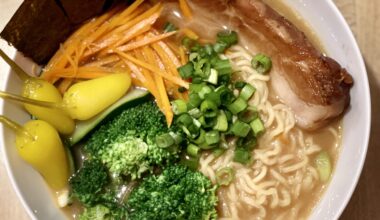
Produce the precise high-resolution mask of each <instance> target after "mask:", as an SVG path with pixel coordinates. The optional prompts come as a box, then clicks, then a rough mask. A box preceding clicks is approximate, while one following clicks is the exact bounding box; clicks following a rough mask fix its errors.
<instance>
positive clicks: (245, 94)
mask: <svg viewBox="0 0 380 220" xmlns="http://www.w3.org/2000/svg"><path fill="white" fill-rule="evenodd" d="M255 92H256V88H255V87H253V86H252V85H251V84H248V83H247V84H246V85H245V86H244V87H243V89H242V90H241V91H240V97H241V98H242V99H244V100H247V101H248V99H250V98H251V97H252V95H253V94H254V93H255Z"/></svg>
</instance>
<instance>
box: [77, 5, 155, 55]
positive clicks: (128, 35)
mask: <svg viewBox="0 0 380 220" xmlns="http://www.w3.org/2000/svg"><path fill="white" fill-rule="evenodd" d="M161 11H162V7H157V9H155V11H153V10H149V11H147V12H145V13H144V14H142V15H141V16H139V19H142V18H144V19H142V20H141V21H139V22H137V23H136V24H135V25H133V26H132V27H130V28H128V29H127V30H126V31H125V32H123V33H119V34H114V35H112V37H109V38H107V39H103V41H101V42H97V43H96V47H95V48H93V50H91V51H87V53H85V54H84V56H85V57H87V56H90V55H92V54H94V53H96V52H98V51H100V50H102V49H104V48H106V47H118V46H120V45H122V44H124V43H126V42H127V41H129V40H131V39H132V38H134V37H136V36H137V35H138V34H140V33H141V31H142V30H143V32H146V31H147V28H150V27H151V25H152V24H154V23H155V22H156V20H157V19H158V17H159V16H160V14H161ZM152 12H153V13H152ZM125 25H127V24H125Z"/></svg>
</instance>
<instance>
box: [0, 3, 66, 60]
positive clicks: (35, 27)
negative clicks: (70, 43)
mask: <svg viewBox="0 0 380 220" xmlns="http://www.w3.org/2000/svg"><path fill="white" fill-rule="evenodd" d="M71 30H72V25H71V24H70V21H69V19H68V18H67V17H66V16H65V14H64V13H63V12H62V10H61V8H60V7H59V6H58V5H57V4H56V3H55V1H54V0H25V1H24V2H23V3H22V4H21V6H20V7H19V8H18V10H17V11H16V13H15V14H14V15H13V17H12V18H11V20H10V21H9V22H8V24H7V26H6V27H5V28H4V30H3V31H2V32H1V34H0V36H1V37H2V38H3V39H5V40H6V41H8V42H9V43H10V44H12V45H13V46H14V47H16V48H17V49H18V50H19V51H21V52H23V53H24V55H25V56H27V57H30V58H32V59H33V60H34V61H35V62H37V63H38V64H43V63H46V62H47V61H48V60H49V59H50V57H51V56H52V55H53V54H54V53H55V51H56V50H57V49H58V47H59V44H60V42H62V41H63V40H64V39H65V38H66V37H67V36H68V35H69V34H70V33H71Z"/></svg>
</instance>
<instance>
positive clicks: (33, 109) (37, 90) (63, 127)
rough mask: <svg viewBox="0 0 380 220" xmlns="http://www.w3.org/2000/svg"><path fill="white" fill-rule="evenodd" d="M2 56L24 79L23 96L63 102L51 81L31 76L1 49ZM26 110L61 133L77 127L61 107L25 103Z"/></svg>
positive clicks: (67, 132)
mask: <svg viewBox="0 0 380 220" xmlns="http://www.w3.org/2000/svg"><path fill="white" fill-rule="evenodd" d="M0 56H1V57H2V58H3V59H4V60H5V61H6V62H7V63H8V65H9V66H10V67H11V68H12V69H13V70H14V71H15V73H16V74H17V75H18V77H19V78H20V79H21V80H22V81H23V86H22V92H21V94H22V96H24V97H26V98H30V99H34V100H39V101H49V102H56V103H61V102H62V96H61V94H60V93H59V91H58V89H57V88H56V87H55V86H54V85H52V84H51V83H49V82H47V81H45V80H42V79H38V78H34V77H31V76H29V75H28V74H26V73H25V72H24V70H22V69H21V68H20V67H19V66H18V65H17V64H16V63H15V62H14V61H13V60H12V59H10V58H9V57H8V56H7V55H6V54H5V53H4V52H3V51H2V50H1V49H0ZM24 106H25V108H26V110H27V111H28V112H29V113H30V114H32V115H34V116H36V117H37V118H38V119H41V120H45V121H47V122H48V123H50V124H51V125H52V126H54V127H55V128H56V129H57V130H58V132H59V133H61V134H64V135H69V134H71V133H72V132H73V131H74V129H75V122H74V120H73V119H71V118H70V116H69V115H68V114H67V113H66V112H65V111H63V110H62V109H59V108H47V107H41V106H37V105H31V104H25V105H24Z"/></svg>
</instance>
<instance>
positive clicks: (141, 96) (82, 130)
mask: <svg viewBox="0 0 380 220" xmlns="http://www.w3.org/2000/svg"><path fill="white" fill-rule="evenodd" d="M148 97H149V92H147V91H145V90H141V89H133V90H131V91H130V92H128V93H127V95H125V96H124V97H123V98H121V99H119V100H118V101H117V102H115V103H114V104H112V105H111V106H110V107H108V108H107V109H106V110H104V111H103V112H102V113H100V114H98V115H97V116H95V117H93V118H91V119H89V120H86V121H77V123H76V129H75V131H74V132H73V133H72V134H71V135H70V136H69V137H68V138H67V139H68V143H69V145H70V146H73V145H74V144H76V143H78V142H79V141H80V140H82V139H83V138H84V137H85V136H86V135H87V134H89V133H90V132H91V131H92V130H93V129H94V128H95V127H96V126H97V125H98V124H100V123H101V122H102V121H103V120H104V119H106V118H107V117H108V116H111V115H114V114H117V113H118V112H120V111H122V110H123V109H125V108H127V107H128V106H131V105H133V104H134V103H136V102H140V101H143V100H147V99H148Z"/></svg>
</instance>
